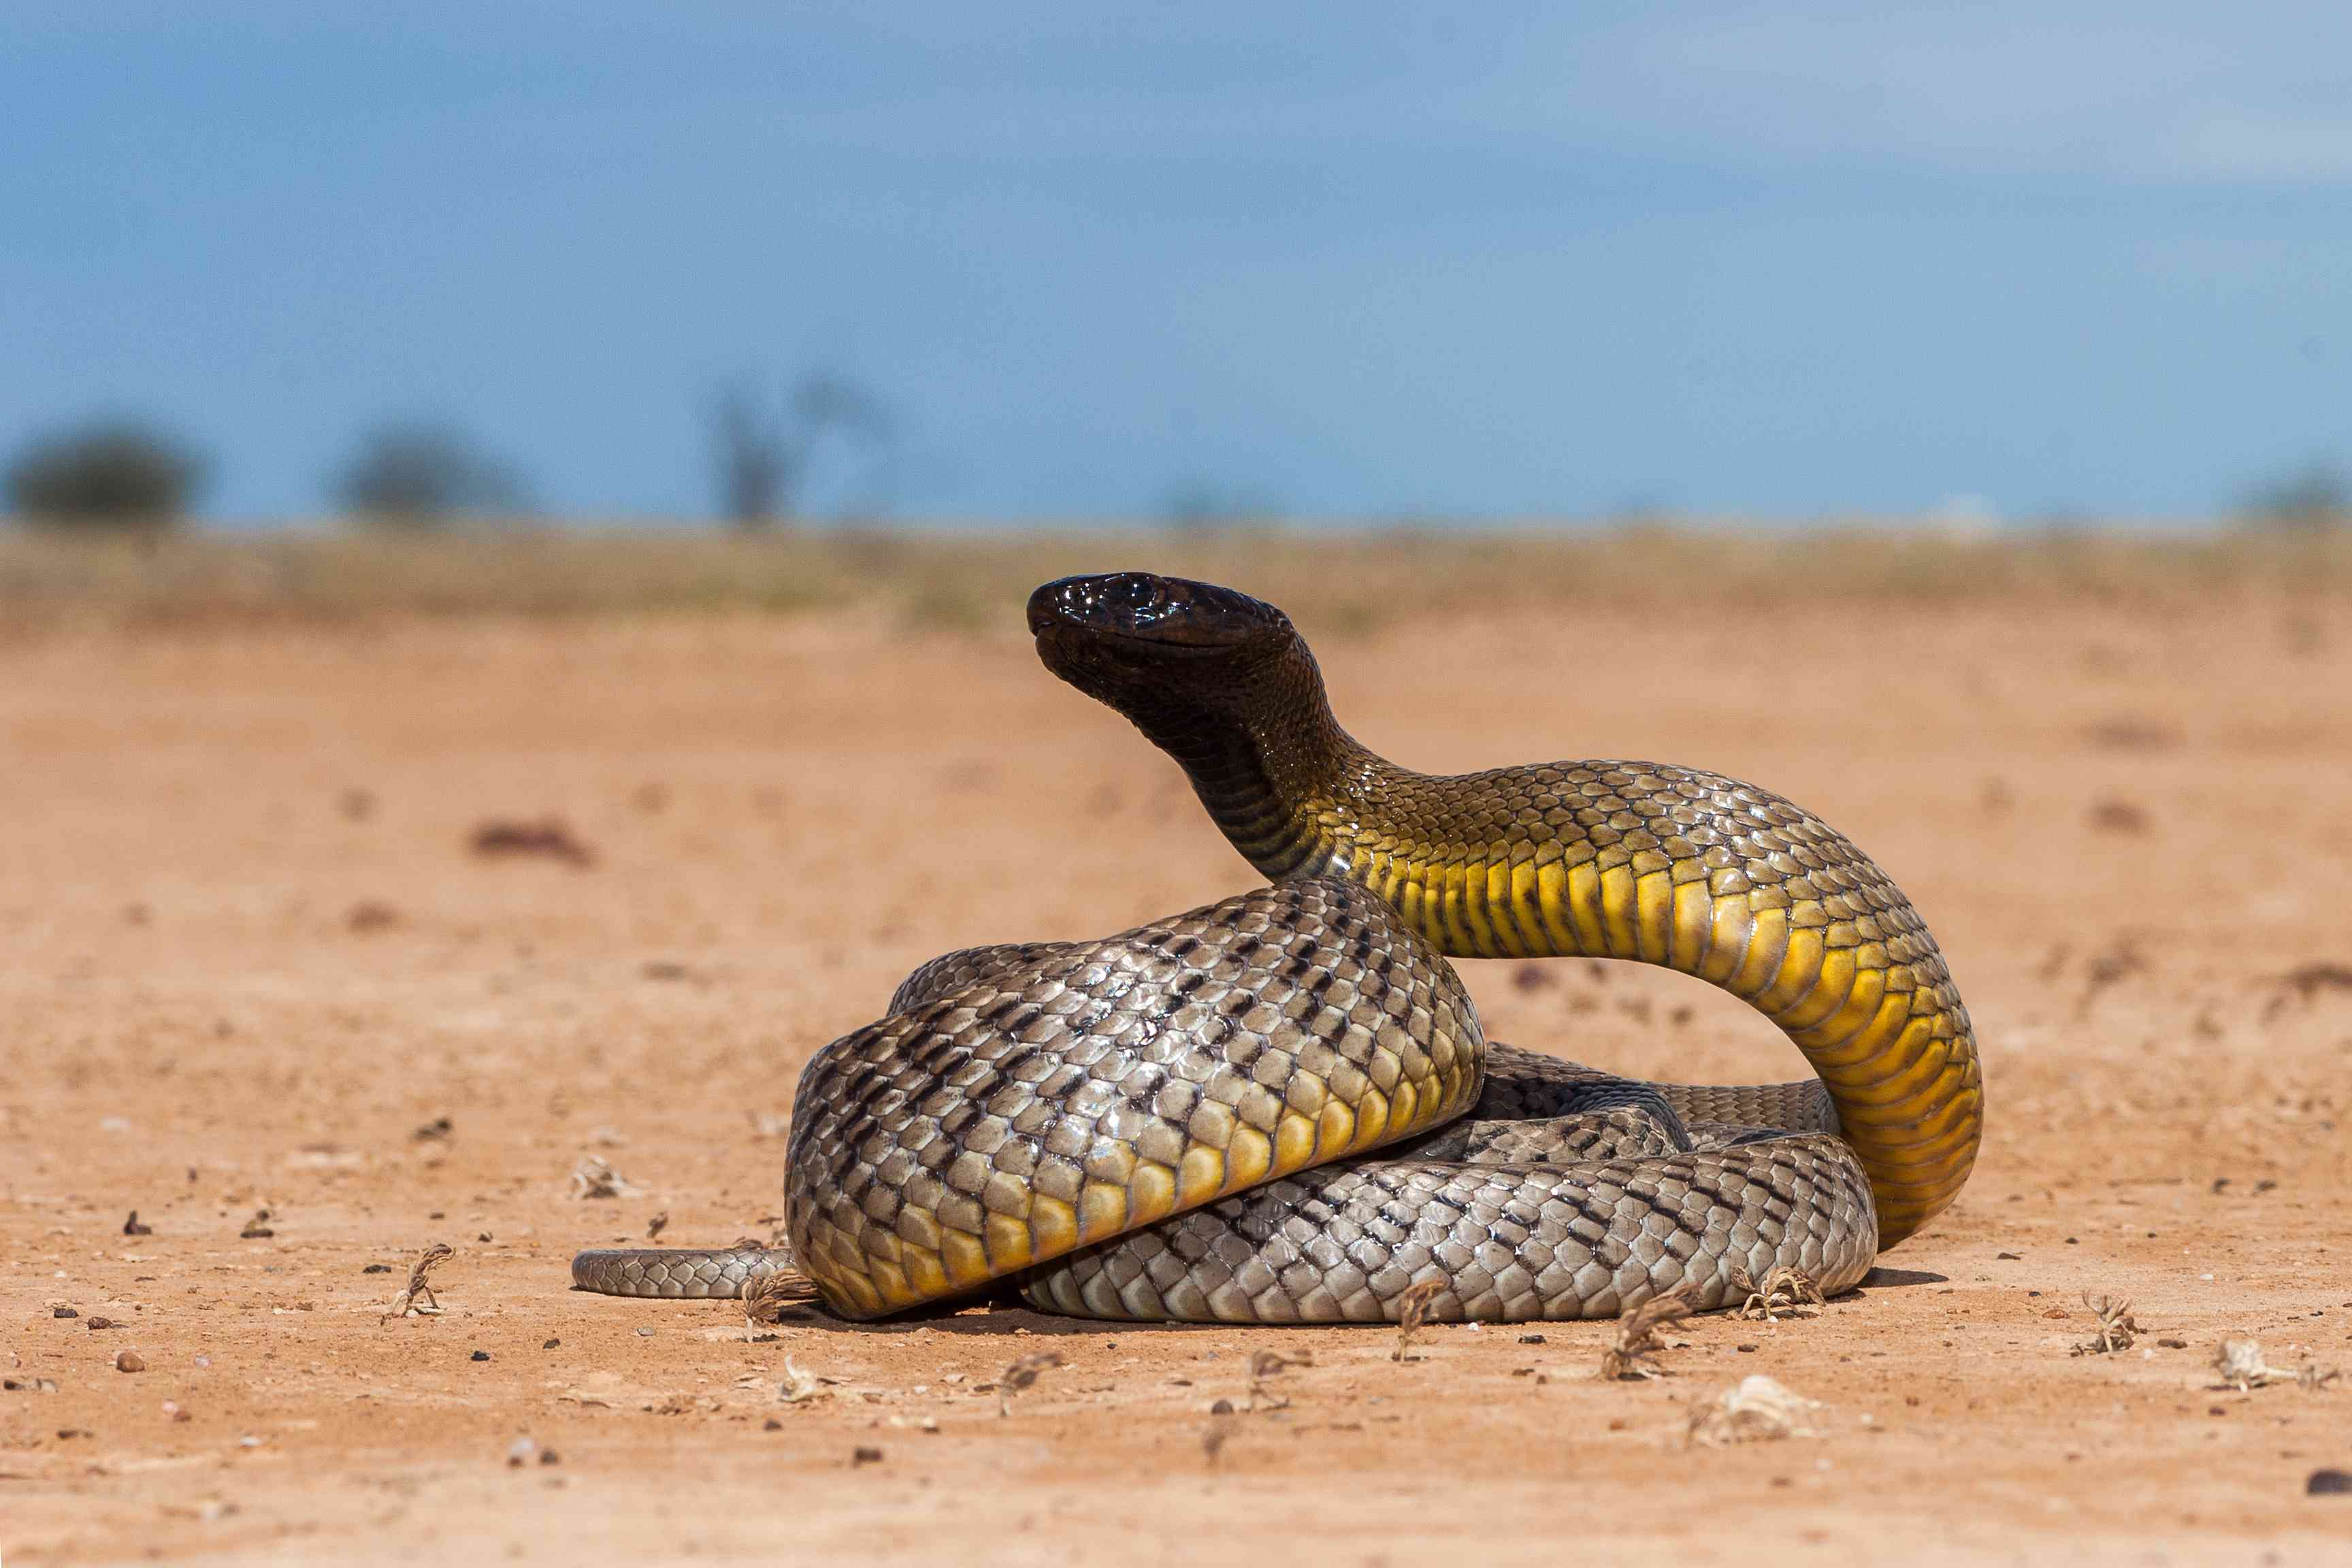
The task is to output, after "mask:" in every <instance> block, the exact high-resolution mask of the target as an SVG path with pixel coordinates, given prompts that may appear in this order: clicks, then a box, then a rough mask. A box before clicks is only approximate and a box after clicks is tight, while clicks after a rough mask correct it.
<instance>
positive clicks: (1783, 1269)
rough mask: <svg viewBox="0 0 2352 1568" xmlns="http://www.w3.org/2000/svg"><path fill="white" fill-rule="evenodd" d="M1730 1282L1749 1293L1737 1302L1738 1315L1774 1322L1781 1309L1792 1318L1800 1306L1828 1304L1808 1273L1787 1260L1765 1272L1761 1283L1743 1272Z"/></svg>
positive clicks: (1820, 1289) (1823, 1305) (1824, 1305)
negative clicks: (1745, 1298) (1743, 1299)
mask: <svg viewBox="0 0 2352 1568" xmlns="http://www.w3.org/2000/svg"><path fill="white" fill-rule="evenodd" d="M1732 1283H1733V1284H1735V1285H1737V1286H1738V1287H1739V1288H1740V1289H1743V1290H1745V1291H1747V1292H1748V1300H1745V1301H1742V1302H1741V1303H1740V1304H1739V1311H1738V1316H1739V1317H1742V1318H1750V1319H1756V1320H1759V1321H1763V1322H1767V1323H1773V1322H1778V1321H1780V1313H1782V1312H1786V1313H1788V1314H1789V1315H1790V1317H1792V1318H1793V1317H1796V1316H1797V1315H1798V1313H1799V1310H1801V1309H1802V1308H1805V1307H1826V1306H1827V1305H1829V1300H1828V1298H1826V1297H1824V1296H1823V1295H1822V1288H1821V1287H1820V1286H1819V1285H1817V1284H1815V1283H1814V1282H1813V1277H1812V1276H1811V1275H1810V1274H1808V1273H1806V1272H1805V1271H1804V1270H1803V1269H1801V1268H1791V1267H1790V1265H1788V1264H1786V1263H1783V1264H1780V1265H1778V1266H1777V1267H1775V1268H1773V1269H1772V1270H1771V1271H1770V1272H1769V1273H1767V1274H1766V1275H1765V1276H1764V1279H1763V1281H1762V1282H1761V1283H1760V1284H1759V1282H1757V1281H1756V1280H1753V1279H1748V1277H1747V1276H1746V1275H1744V1274H1743V1275H1740V1276H1738V1278H1736V1279H1734V1280H1733V1281H1732Z"/></svg>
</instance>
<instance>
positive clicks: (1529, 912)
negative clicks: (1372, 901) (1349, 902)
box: [1029, 573, 1983, 1247]
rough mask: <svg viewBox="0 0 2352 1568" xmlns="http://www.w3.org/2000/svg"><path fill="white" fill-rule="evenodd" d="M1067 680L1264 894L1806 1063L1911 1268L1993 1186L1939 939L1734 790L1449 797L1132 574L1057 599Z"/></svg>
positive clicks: (1492, 782) (1822, 829) (1780, 810)
mask: <svg viewBox="0 0 2352 1568" xmlns="http://www.w3.org/2000/svg"><path fill="white" fill-rule="evenodd" d="M1029 624H1030V627H1031V630H1032V631H1033V632H1034V634H1035V636H1036V638H1037V645H1038V650H1039V653H1040V655H1041V657H1043V658H1044V659H1045V663H1046V665H1047V667H1048V668H1052V669H1053V670H1054V672H1055V674H1056V675H1059V676H1061V677H1062V678H1063V679H1066V680H1067V681H1069V682H1070V683H1071V684H1073V685H1075V686H1076V687H1078V688H1079V689H1081V690H1084V691H1087V693H1088V694H1090V695H1092V696H1094V697H1097V698H1098V699H1100V700H1103V701H1105V702H1108V703H1109V704H1110V705H1111V706H1112V707H1114V708H1116V709H1118V710H1119V711H1120V712H1122V713H1124V714H1126V715H1127V716H1128V718H1129V719H1130V720H1132V721H1134V723H1135V724H1136V726H1137V728H1139V730H1141V731H1143V733H1144V734H1145V735H1146V736H1147V737H1148V738H1150V740H1151V741H1152V742H1154V743H1155V744H1157V745H1158V746H1160V749H1161V750H1163V751H1165V752H1168V753H1169V754H1170V755H1171V757H1173V758H1174V759H1175V760H1176V761H1177V763H1179V764H1180V765H1181V766H1182V768H1183V769H1184V772H1185V773H1186V774H1187V775H1188V776H1189V777H1190V778H1191V780H1192V787H1193V790H1194V792H1195V793H1196V794H1198V795H1199V796H1200V798H1201V801H1202V805H1206V806H1207V807H1208V809H1209V813H1210V815H1211V816H1212V817H1213V818H1214V819H1215V821H1216V823H1217V826H1219V827H1220V828H1221V829H1223V832H1224V834H1225V836H1226V837H1227V838H1229V839H1230V840H1232V842H1233V844H1234V847H1235V848H1236V849H1239V850H1240V851H1241V852H1242V854H1243V855H1244V856H1245V857H1246V858H1248V859H1249V861H1250V863H1251V864H1252V865H1254V866H1255V867H1256V868H1258V870H1259V871H1261V872H1262V873H1264V874H1265V876H1267V877H1269V878H1272V879H1284V878H1290V877H1302V876H1328V877H1344V878H1347V879H1350V880H1352V881H1355V882H1357V883H1359V884H1360V885H1362V886H1364V887H1367V888H1370V889H1372V890H1373V891H1375V892H1377V893H1379V894H1380V895H1381V897H1382V898H1383V899H1385V900H1388V902H1389V903H1391V904H1392V905H1393V906H1395V908H1396V909H1397V910H1398V911H1399V912H1400V913H1401V914H1402V916H1403V918H1404V921H1405V922H1406V923H1407V924H1408V925H1409V926H1411V927H1412V929H1413V930H1415V931H1418V932H1419V933H1420V934H1421V935H1422V936H1423V937H1424V938H1425V939H1427V940H1428V941H1429V942H1430V943H1431V944H1432V945H1433V946H1434V947H1435V948H1436V949H1437V950H1438V951H1439V952H1443V953H1445V954H1447V955H1448V956H1452V957H1475V958H1519V957H1543V956H1558V955H1569V954H1580V955H1584V956H1588V957H1597V958H1622V959H1635V960H1639V961H1641V962H1643V963H1656V964H1663V965H1664V966H1666V967H1668V968H1671V969H1677V970H1680V971H1682V972H1683V973H1685V974H1695V975H1696V976H1698V977H1699V978H1700V979H1702V980H1705V981H1707V982H1708V983H1710V984H1715V985H1718V986H1721V987H1722V988H1723V989H1725V990H1727V991H1728V992H1730V993H1731V994H1733V995H1735V996H1738V998H1739V999H1740V1000H1742V1001H1744V1002H1747V1003H1748V1004H1749V1005H1752V1006H1754V1007H1755V1008H1756V1009H1757V1010H1758V1011H1759V1012H1761V1013H1763V1014H1764V1015H1765V1016H1767V1017H1769V1018H1770V1019H1771V1020H1772V1021H1773V1022H1774V1023H1775V1024H1777V1025H1779V1026H1780V1028H1781V1030H1782V1031H1783V1032H1784V1033H1786V1034H1787V1035H1788V1037H1790V1039H1791V1040H1792V1041H1794V1042H1795V1043H1796V1045H1797V1047H1798V1048H1799V1049H1800V1050H1801V1051H1803V1052H1804V1054H1805V1057H1806V1059H1807V1060H1809V1061H1810V1062H1811V1064H1812V1066H1813V1069H1814V1071H1815V1072H1816V1073H1818V1074H1819V1075H1820V1078H1821V1080H1822V1083H1823V1084H1824V1085H1825V1086H1826V1087H1827V1089H1828V1091H1829V1095H1830V1099H1831V1100H1832V1102H1833V1103H1834V1104H1835V1106H1836V1108H1837V1114H1838V1121H1839V1124H1840V1127H1841V1129H1842V1131H1843V1133H1844V1136H1845V1138H1846V1140H1847V1142H1850V1143H1851V1144H1852V1145H1853V1149H1854V1152H1856V1154H1858V1155H1859V1156H1860V1158H1861V1160H1862V1163H1863V1166H1864V1169H1865V1170H1866V1171H1867V1172H1868V1173H1869V1175H1870V1186H1871V1192H1872V1194H1873V1196H1874V1200H1875V1203H1876V1206H1877V1210H1878V1228H1879V1242H1880V1245H1881V1246H1883V1247H1891V1246H1893V1245H1895V1243H1896V1242H1899V1241H1901V1240H1902V1239H1904V1238H1905V1237H1908V1236H1910V1235H1911V1234H1912V1233H1913V1232H1915V1231H1916V1230H1917V1229H1918V1228H1919V1227H1920V1226H1922V1225H1924V1224H1926V1223H1927V1221H1928V1220H1929V1219H1930V1218H1932V1217H1934V1216H1935V1215H1937V1213H1938V1212H1940V1211H1941V1210H1942V1209H1943V1208H1944V1207H1945V1205H1948V1204H1949V1203H1950V1202H1951V1201H1952V1198H1953V1197H1954V1195H1955V1194H1958V1192H1959V1190H1960V1187H1961V1185H1962V1184H1964V1183H1965V1182H1967V1180H1968V1177H1969V1170H1970V1168H1971V1167H1972V1166H1973V1165H1974V1163H1975V1161H1976V1152H1977V1146H1978V1142H1979V1136H1980V1131H1981V1127H1982V1121H1983V1089H1982V1085H1981V1081H1980V1078H1979V1069H1978V1065H1977V1049H1976V1039H1975V1036H1974V1034H1973V1033H1972V1032H1971V1030H1970V1028H1969V1016H1968V1012H1967V1009H1966V1008H1965V1007H1963V1006H1962V1005H1961V1003H1960V998H1959V994H1958V990H1957V989H1956V988H1955V987H1954V986H1953V984H1952V980H1951V975H1950V973H1949V972H1948V970H1947V969H1946V967H1945V964H1944V960H1943V955H1942V954H1941V953H1940V952H1938V951H1937V947H1936V942H1935V939H1934V937H1933V936H1932V935H1931V934H1929V932H1928V931H1927V926H1926V924H1925V922H1923V921H1921V920H1920V919H1919V916H1918V914H1917V913H1916V911H1915V910H1913V909H1912V907H1911V904H1910V901H1909V900H1906V898H1905V897H1904V896H1903V894H1902V892H1901V890H1900V889H1897V888H1896V887H1895V883H1894V882H1893V880H1892V879H1889V878H1888V877H1887V876H1886V874H1885V872H1883V871H1881V870H1880V869H1879V868H1878V867H1877V866H1876V864H1874V862H1873V861H1872V860H1871V859H1870V858H1868V857H1867V856H1865V855H1864V854H1863V853H1862V851H1861V850H1860V849H1858V848H1856V847H1854V846H1853V844H1852V843H1851V842H1849V841H1848V840H1847V839H1846V838H1845V837H1843V836H1842V835H1840V834H1838V833H1837V832H1835V831H1834V830H1832V828H1830V827H1829V826H1827V825H1826V824H1824V823H1822V821H1821V820H1820V819H1819V818H1817V817H1815V816H1812V815H1811V814H1810V813H1808V812H1806V811H1803V810H1801V809H1800V808H1799V807H1797V806H1795V805H1790V803H1789V802H1788V801H1786V800H1783V799H1781V798H1780V796H1778V795H1772V794H1770V793H1769V792H1768V791H1765V790H1761V789H1758V788H1757V787H1755V786H1754V785H1752V784H1742V783H1740V782H1738V780H1735V779H1728V778H1724V777H1721V776H1719V775H1717V774H1714V773H1699V772H1696V771H1693V770H1691V769H1687V768H1679V767H1669V766H1664V765H1660V764H1656V763H1623V762H1584V763H1551V764H1544V765H1534V766H1521V767H1507V768H1495V769H1491V770H1488V771H1487V772H1485V773H1465V774H1459V775H1454V776H1436V775H1432V774H1427V773H1414V772H1412V771H1411V770H1409V769H1406V768H1401V767H1399V766H1397V765H1396V764H1395V763H1391V762H1388V761H1387V760H1385V759H1384V758H1382V757H1380V756H1378V755H1376V754H1375V753H1374V752H1371V751H1370V750H1368V749H1367V748H1365V747H1364V746H1362V745H1360V744H1359V743H1358V742H1356V741H1355V740H1354V739H1353V738H1351V737H1350V736H1349V734H1348V733H1347V731H1344V730H1342V729H1341V728H1340V727H1339V721H1338V720H1337V719H1336V718H1335V717H1334V716H1333V714H1332V712H1331V706H1330V703H1329V700H1328V698H1327V697H1326V695H1325V692H1324V687H1323V677H1322V672H1321V671H1320V670H1319V669H1318V668H1317V666H1316V663H1315V657H1314V655H1313V654H1312V653H1311V652H1310V651H1309V650H1308V648H1307V643H1306V641H1305V639H1304V638H1302V637H1299V636H1298V634H1297V631H1296V630H1295V629H1293V628H1292V626H1291V625H1290V622H1289V620H1288V618H1287V617H1286V616H1283V614H1282V613H1281V612H1280V611H1279V610H1276V609H1275V608H1274V607H1273V606H1272V605H1265V604H1263V603H1261V602H1260V601H1257V600H1255V599H1251V598H1248V597H1247V596H1246V595H1241V594H1236V593H1234V591H1232V590H1231V589H1225V588H1219V587H1215V586H1213V585H1211V584H1198V583H1187V582H1183V581H1181V580H1177V579H1171V578H1162V577H1155V576H1150V575H1148V574H1139V573H1118V574H1108V575H1102V576H1092V577H1073V578H1066V579H1064V580H1062V581H1060V582H1056V583H1049V584H1045V586H1044V587H1042V588H1040V589H1038V590H1037V592H1036V593H1035V594H1034V595H1032V596H1031V598H1030V602H1029Z"/></svg>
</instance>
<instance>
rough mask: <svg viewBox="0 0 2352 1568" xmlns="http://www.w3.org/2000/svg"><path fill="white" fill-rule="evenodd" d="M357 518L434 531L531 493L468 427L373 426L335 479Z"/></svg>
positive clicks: (513, 505) (519, 502) (504, 508)
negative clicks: (492, 455)
mask: <svg viewBox="0 0 2352 1568" xmlns="http://www.w3.org/2000/svg"><path fill="white" fill-rule="evenodd" d="M334 489H335V494H336V496H337V498H338V499H339V500H341V502H342V503H343V506H344V507H345V508H346V509H347V510H350V511H351V512H352V513H353V514H354V515H356V516H358V517H360V518H362V519H363V520H365V521H369V522H373V523H381V524H384V525H387V526H390V527H395V528H430V527H434V526H436V525H438V524H440V523H444V522H446V521H449V520H450V519H451V518H453V517H458V516H462V515H477V516H478V515H481V514H483V513H497V512H511V511H515V510H520V508H521V507H522V506H524V505H525V504H526V495H527V491H526V489H525V487H524V486H523V484H522V482H521V481H520V479H517V478H516V477H515V474H514V470H513V469H512V468H509V467H508V466H507V465H506V464H505V463H503V462H500V461H499V459H498V458H493V457H491V456H489V455H488V454H487V453H485V452H484V451H483V450H482V449H481V448H480V447H478V446H477V445H476V444H475V443H474V441H473V440H472V438H471V437H467V435H466V434H465V432H463V431H461V430H457V429H454V428H452V427H450V426H444V425H435V424H428V423H424V422H411V423H404V424H397V425H386V426H381V427H379V428H378V429H375V430H373V431H371V432H370V433H369V434H368V435H367V436H366V437H364V438H363V439H362V441H361V442H360V447H359V450H358V452H357V453H355V454H354V455H353V456H352V460H351V461H350V462H349V463H347V464H346V465H344V467H343V469H342V471H341V474H340V475H338V476H337V478H336V479H335V482H334Z"/></svg>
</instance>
